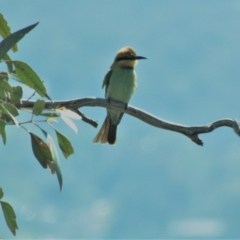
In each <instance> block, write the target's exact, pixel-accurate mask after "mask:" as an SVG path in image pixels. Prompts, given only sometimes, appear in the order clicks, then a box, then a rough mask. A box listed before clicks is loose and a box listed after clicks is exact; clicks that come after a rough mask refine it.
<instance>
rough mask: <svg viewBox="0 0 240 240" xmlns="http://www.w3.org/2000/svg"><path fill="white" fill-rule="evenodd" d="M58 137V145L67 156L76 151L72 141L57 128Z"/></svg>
mask: <svg viewBox="0 0 240 240" xmlns="http://www.w3.org/2000/svg"><path fill="white" fill-rule="evenodd" d="M55 132H56V135H57V139H58V145H59V147H60V149H61V150H62V153H63V155H64V157H65V158H68V157H69V156H70V155H71V154H73V153H74V149H73V147H72V144H71V142H70V141H69V140H68V139H67V138H66V137H65V136H64V135H63V134H62V133H60V132H59V131H57V130H56V129H55Z"/></svg>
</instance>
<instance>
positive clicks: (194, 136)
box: [18, 97, 240, 146]
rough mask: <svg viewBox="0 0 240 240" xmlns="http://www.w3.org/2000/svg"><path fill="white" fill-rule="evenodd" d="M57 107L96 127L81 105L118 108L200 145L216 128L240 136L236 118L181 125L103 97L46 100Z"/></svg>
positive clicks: (27, 104)
mask: <svg viewBox="0 0 240 240" xmlns="http://www.w3.org/2000/svg"><path fill="white" fill-rule="evenodd" d="M34 103H35V101H26V100H23V101H22V103H21V104H20V105H19V106H18V107H19V108H30V109H31V108H33V105H34ZM57 107H66V108H67V109H71V110H72V111H75V112H77V113H78V114H79V115H81V116H84V119H85V120H84V121H85V122H87V123H89V124H91V125H92V126H94V127H96V126H97V122H96V121H94V120H92V119H89V118H87V117H86V116H85V115H84V114H82V113H81V112H80V111H79V110H78V108H81V107H104V108H109V109H114V110H118V111H120V112H124V113H127V114H129V115H131V116H133V117H136V118H138V119H140V120H142V121H144V122H145V123H148V124H150V125H152V126H155V127H158V128H162V129H166V130H170V131H174V132H178V133H181V134H183V135H185V136H187V137H189V138H190V139H191V140H192V141H193V142H195V143H196V144H198V145H201V146H202V145H203V142H202V140H201V139H199V137H198V135H199V134H203V133H209V132H211V131H213V130H214V129H216V128H219V127H224V126H225V127H231V128H232V129H233V130H234V131H235V132H236V133H237V134H238V135H239V136H240V127H239V122H238V121H237V120H235V119H221V120H217V121H215V122H212V123H209V124H206V125H203V126H193V127H189V126H185V125H180V124H178V123H174V122H169V121H166V120H163V119H160V118H157V117H155V116H153V115H151V114H149V113H147V112H145V111H143V110H140V109H138V108H135V107H132V106H128V107H127V108H126V106H125V104H122V103H119V102H115V101H112V100H111V101H110V102H109V101H108V100H106V99H102V98H93V97H92V98H90V97H89V98H82V99H74V100H68V101H54V102H46V104H45V109H55V108H57Z"/></svg>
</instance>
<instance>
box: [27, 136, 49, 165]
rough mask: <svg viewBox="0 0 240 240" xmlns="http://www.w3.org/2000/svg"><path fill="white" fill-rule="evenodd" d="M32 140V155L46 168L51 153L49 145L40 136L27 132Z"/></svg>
mask: <svg viewBox="0 0 240 240" xmlns="http://www.w3.org/2000/svg"><path fill="white" fill-rule="evenodd" d="M29 134H30V136H31V141H32V149H33V153H34V156H35V157H36V158H37V160H38V161H39V163H40V164H41V165H42V167H43V168H47V166H48V162H49V161H52V155H51V151H50V148H49V146H48V145H47V143H45V142H44V141H43V140H42V139H41V138H40V137H38V136H37V135H35V134H33V133H32V132H29Z"/></svg>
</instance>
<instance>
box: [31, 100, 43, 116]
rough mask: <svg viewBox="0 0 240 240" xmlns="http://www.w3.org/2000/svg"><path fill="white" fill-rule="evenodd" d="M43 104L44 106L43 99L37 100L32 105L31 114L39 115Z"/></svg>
mask: <svg viewBox="0 0 240 240" xmlns="http://www.w3.org/2000/svg"><path fill="white" fill-rule="evenodd" d="M44 106H45V101H44V100H37V101H36V102H35V103H34V106H33V114H34V115H36V116H39V115H40V114H41V113H42V111H43V109H44Z"/></svg>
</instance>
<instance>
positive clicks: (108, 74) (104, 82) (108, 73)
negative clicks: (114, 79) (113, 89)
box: [102, 70, 112, 94]
mask: <svg viewBox="0 0 240 240" xmlns="http://www.w3.org/2000/svg"><path fill="white" fill-rule="evenodd" d="M111 75H112V70H109V71H108V72H107V74H106V75H105V77H104V79H103V84H102V88H104V87H105V86H106V87H105V94H106V93H107V88H108V85H109V80H110V77H111Z"/></svg>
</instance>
